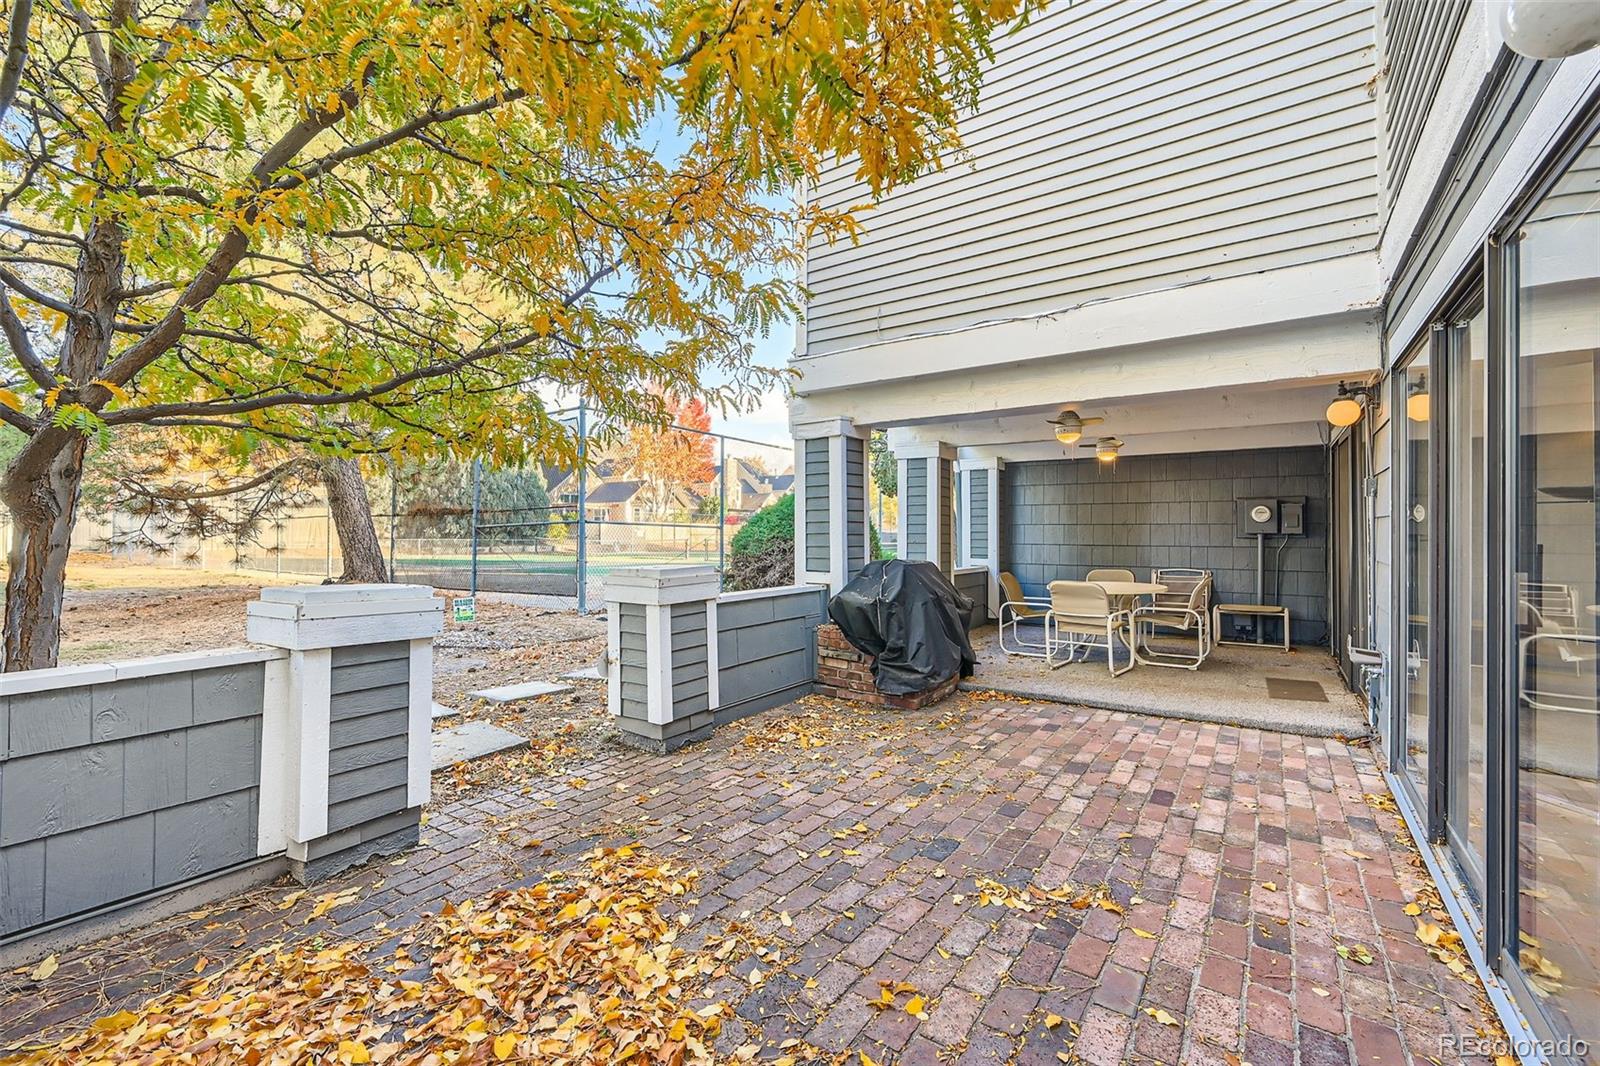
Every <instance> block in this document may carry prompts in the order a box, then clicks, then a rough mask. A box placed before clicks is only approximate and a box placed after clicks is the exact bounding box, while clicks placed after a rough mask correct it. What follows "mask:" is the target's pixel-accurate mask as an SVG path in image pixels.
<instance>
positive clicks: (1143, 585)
mask: <svg viewBox="0 0 1600 1066" xmlns="http://www.w3.org/2000/svg"><path fill="white" fill-rule="evenodd" d="M1089 584H1091V585H1099V586H1100V587H1101V588H1103V589H1105V590H1106V595H1107V596H1109V597H1111V598H1113V599H1115V598H1116V597H1118V596H1123V597H1127V598H1128V599H1130V600H1131V599H1135V598H1137V597H1139V596H1155V595H1158V594H1159V593H1162V592H1166V591H1167V586H1165V585H1158V584H1156V583H1155V582H1154V581H1091V582H1089ZM1122 643H1124V644H1126V645H1127V646H1128V651H1129V653H1130V654H1132V656H1133V660H1134V662H1140V663H1142V662H1144V661H1145V660H1144V659H1143V657H1141V656H1140V655H1139V648H1138V647H1137V645H1136V644H1135V641H1134V633H1133V629H1132V627H1131V626H1130V627H1129V628H1128V629H1127V630H1126V631H1125V632H1124V633H1123V637H1122Z"/></svg>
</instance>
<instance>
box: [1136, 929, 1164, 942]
mask: <svg viewBox="0 0 1600 1066" xmlns="http://www.w3.org/2000/svg"><path fill="white" fill-rule="evenodd" d="M1133 935H1134V936H1137V937H1143V938H1144V939H1145V940H1159V939H1160V937H1158V936H1156V935H1155V934H1154V933H1150V932H1146V931H1145V930H1143V929H1137V928H1136V929H1134V931H1133Z"/></svg>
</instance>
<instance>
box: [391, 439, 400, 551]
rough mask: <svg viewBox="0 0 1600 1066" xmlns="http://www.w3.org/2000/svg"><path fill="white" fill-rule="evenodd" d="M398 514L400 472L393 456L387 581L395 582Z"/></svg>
mask: <svg viewBox="0 0 1600 1066" xmlns="http://www.w3.org/2000/svg"><path fill="white" fill-rule="evenodd" d="M399 513H400V471H399V470H398V469H396V466H395V461H394V456H390V457H389V580H390V581H393V580H395V572H394V524H395V521H396V516H397V515H398V514H399Z"/></svg>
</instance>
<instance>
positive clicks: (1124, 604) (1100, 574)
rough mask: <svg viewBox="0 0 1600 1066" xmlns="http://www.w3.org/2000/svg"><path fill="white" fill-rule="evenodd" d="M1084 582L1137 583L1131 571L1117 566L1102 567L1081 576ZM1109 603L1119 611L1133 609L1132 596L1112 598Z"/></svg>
mask: <svg viewBox="0 0 1600 1066" xmlns="http://www.w3.org/2000/svg"><path fill="white" fill-rule="evenodd" d="M1083 579H1084V580H1085V581H1137V580H1138V579H1137V578H1135V577H1134V576H1133V571H1132V570H1124V569H1122V568H1121V567H1117V566H1102V567H1098V568H1096V569H1094V570H1091V571H1089V572H1088V573H1087V574H1085V575H1083ZM1111 603H1112V605H1113V606H1114V607H1116V609H1117V610H1119V611H1129V610H1132V609H1133V597H1132V596H1113V597H1111Z"/></svg>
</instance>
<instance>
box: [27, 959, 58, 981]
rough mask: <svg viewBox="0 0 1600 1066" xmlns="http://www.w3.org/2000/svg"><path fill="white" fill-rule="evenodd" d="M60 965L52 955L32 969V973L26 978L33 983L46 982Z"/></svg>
mask: <svg viewBox="0 0 1600 1066" xmlns="http://www.w3.org/2000/svg"><path fill="white" fill-rule="evenodd" d="M60 965H61V963H60V962H59V961H58V960H57V959H56V957H55V956H54V955H47V956H45V959H44V961H43V962H41V963H40V964H39V965H37V966H35V967H34V968H33V972H32V973H30V974H28V977H29V978H31V979H32V980H35V981H48V980H50V975H51V974H53V973H55V972H56V970H57V968H59V967H60Z"/></svg>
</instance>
